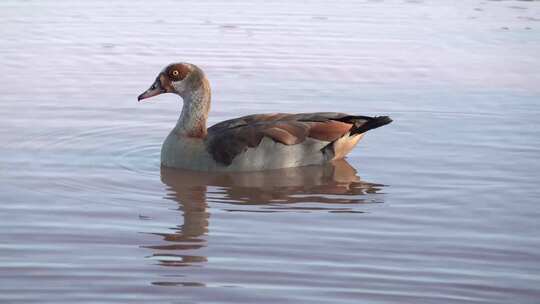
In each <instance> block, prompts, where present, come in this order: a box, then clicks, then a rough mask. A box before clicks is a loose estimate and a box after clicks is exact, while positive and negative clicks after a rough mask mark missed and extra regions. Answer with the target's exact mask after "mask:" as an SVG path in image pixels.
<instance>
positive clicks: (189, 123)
mask: <svg viewBox="0 0 540 304" xmlns="http://www.w3.org/2000/svg"><path fill="white" fill-rule="evenodd" d="M182 98H183V99H184V106H183V107H182V113H181V114H180V117H179V118H178V122H177V123H176V127H175V128H174V129H175V130H174V131H175V133H176V135H177V136H180V137H190V138H200V139H204V138H205V137H206V134H207V131H206V120H207V118H208V112H209V111H210V85H209V84H208V81H203V83H202V84H201V86H199V87H198V88H197V89H195V90H192V91H190V92H188V93H185V94H182Z"/></svg>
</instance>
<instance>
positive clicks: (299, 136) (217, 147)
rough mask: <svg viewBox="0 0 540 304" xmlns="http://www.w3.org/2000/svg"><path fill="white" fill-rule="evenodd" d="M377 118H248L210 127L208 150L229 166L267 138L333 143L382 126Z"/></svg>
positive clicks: (330, 115)
mask: <svg viewBox="0 0 540 304" xmlns="http://www.w3.org/2000/svg"><path fill="white" fill-rule="evenodd" d="M376 119H379V121H381V120H380V118H377V117H375V118H372V117H368V116H352V115H348V114H343V113H333V112H331V113H302V114H286V113H273V114H256V115H248V116H243V117H240V118H236V119H231V120H226V121H223V122H221V123H218V124H216V125H214V126H212V127H210V128H209V129H208V137H207V139H206V140H207V148H208V151H209V152H210V154H211V155H212V156H213V157H214V159H215V160H216V161H218V162H220V163H223V164H226V165H230V164H231V163H232V161H233V159H234V158H235V157H236V156H237V155H238V154H240V153H242V152H244V151H245V150H246V149H247V148H253V147H257V146H258V145H259V144H260V142H261V140H262V138H263V137H265V136H266V137H269V138H271V139H272V140H274V141H276V142H279V143H282V144H284V145H296V144H300V143H302V142H304V141H305V140H306V138H314V139H318V140H322V141H327V142H329V143H331V142H334V141H336V140H338V139H339V138H341V137H343V136H344V135H346V134H348V133H349V132H350V134H352V133H363V132H365V131H367V130H369V129H371V128H375V127H378V126H380V125H382V124H380V123H377V121H376ZM388 119H389V118H388ZM389 121H391V120H389ZM386 123H389V122H386ZM386 123H385V124H386ZM357 131H358V132H357Z"/></svg>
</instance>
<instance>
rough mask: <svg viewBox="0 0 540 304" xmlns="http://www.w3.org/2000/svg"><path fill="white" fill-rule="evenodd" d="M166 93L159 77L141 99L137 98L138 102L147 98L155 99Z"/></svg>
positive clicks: (140, 96)
mask: <svg viewBox="0 0 540 304" xmlns="http://www.w3.org/2000/svg"><path fill="white" fill-rule="evenodd" d="M163 93H165V90H164V89H163V88H162V87H161V82H160V81H159V77H158V78H157V79H156V81H154V84H152V86H151V87H150V88H149V89H148V90H146V91H144V93H142V94H141V95H139V97H138V98H137V100H138V101H141V100H143V99H146V98H150V97H154V96H156V95H159V94H163Z"/></svg>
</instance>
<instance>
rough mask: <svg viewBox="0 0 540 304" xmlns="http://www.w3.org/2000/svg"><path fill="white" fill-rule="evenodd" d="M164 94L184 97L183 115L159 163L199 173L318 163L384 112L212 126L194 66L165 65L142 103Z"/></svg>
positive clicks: (384, 119)
mask: <svg viewBox="0 0 540 304" xmlns="http://www.w3.org/2000/svg"><path fill="white" fill-rule="evenodd" d="M162 93H175V94H178V95H180V96H181V97H182V98H183V100H184V105H183V107H182V113H181V114H180V118H179V119H178V122H177V123H176V126H175V127H174V129H173V130H172V131H171V132H170V134H169V135H168V136H167V138H166V139H165V142H164V143H163V146H162V148H161V164H162V165H163V166H166V167H174V168H184V169H190V170H197V171H260V170H269V169H279V168H288V167H300V166H306V165H314V164H322V163H324V162H328V161H332V160H335V159H341V158H343V157H345V155H347V154H348V153H349V152H350V151H351V150H352V149H353V148H354V146H355V145H356V144H357V143H358V141H359V140H360V139H361V138H362V136H363V135H364V133H365V132H367V131H369V130H371V129H375V128H378V127H380V126H383V125H386V124H389V123H390V122H392V119H390V117H388V116H379V117H369V116H357V115H349V114H343V113H333V112H332V113H302V114H285V113H274V114H255V115H248V116H244V117H240V118H235V119H230V120H226V121H223V122H220V123H218V124H215V125H213V126H212V127H210V128H208V129H207V128H206V120H207V118H208V112H209V111H210V95H211V94H210V84H209V82H208V79H207V78H206V76H205V74H204V72H203V71H202V70H201V69H200V68H199V67H197V66H196V65H194V64H190V63H173V64H170V65H168V66H167V67H165V69H163V70H162V71H161V72H160V73H159V74H158V76H157V78H156V80H155V81H154V83H153V84H152V86H151V87H150V88H149V89H148V90H146V91H145V92H144V93H142V94H141V95H139V98H138V100H139V101H141V100H143V99H146V98H150V97H153V96H156V95H159V94H162Z"/></svg>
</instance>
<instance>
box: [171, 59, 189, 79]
mask: <svg viewBox="0 0 540 304" xmlns="http://www.w3.org/2000/svg"><path fill="white" fill-rule="evenodd" d="M189 72H190V70H189V68H188V67H187V66H186V65H184V64H181V63H178V64H173V65H171V66H169V67H168V68H167V76H169V79H170V80H171V81H180V80H183V79H184V78H186V76H187V75H188V74H189Z"/></svg>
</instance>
